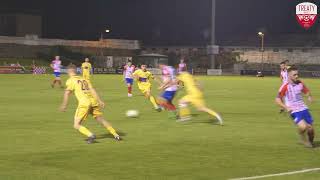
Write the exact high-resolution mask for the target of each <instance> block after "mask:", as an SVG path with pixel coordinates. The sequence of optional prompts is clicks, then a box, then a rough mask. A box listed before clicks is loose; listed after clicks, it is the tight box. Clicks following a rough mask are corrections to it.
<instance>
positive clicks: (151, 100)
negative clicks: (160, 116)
mask: <svg viewBox="0 0 320 180" xmlns="http://www.w3.org/2000/svg"><path fill="white" fill-rule="evenodd" d="M149 100H150V102H151V103H152V105H153V107H154V108H158V104H157V102H156V99H155V98H154V97H153V96H150V98H149Z"/></svg>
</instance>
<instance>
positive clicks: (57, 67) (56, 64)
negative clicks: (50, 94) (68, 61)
mask: <svg viewBox="0 0 320 180" xmlns="http://www.w3.org/2000/svg"><path fill="white" fill-rule="evenodd" d="M61 66H62V62H61V61H60V56H56V57H55V59H54V60H53V61H52V62H51V64H50V67H51V68H52V69H53V75H54V80H53V81H52V83H51V87H52V88H54V86H55V85H56V84H59V86H60V87H61V88H63V86H62V82H61Z"/></svg>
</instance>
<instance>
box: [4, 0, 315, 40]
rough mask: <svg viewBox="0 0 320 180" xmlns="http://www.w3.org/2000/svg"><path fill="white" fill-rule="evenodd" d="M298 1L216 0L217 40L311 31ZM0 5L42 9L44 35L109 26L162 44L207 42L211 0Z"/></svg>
mask: <svg viewBox="0 0 320 180" xmlns="http://www.w3.org/2000/svg"><path fill="white" fill-rule="evenodd" d="M298 2H303V1H301V0H300V1H299V0H217V11H216V14H217V24H216V25H217V29H216V36H217V41H218V43H223V42H228V41H231V40H233V41H236V40H239V41H240V40H243V39H247V38H248V37H254V36H255V33H256V32H257V31H259V30H260V29H263V30H265V31H266V33H268V34H269V35H270V36H273V37H277V36H281V35H283V34H288V33H298V34H308V33H315V31H316V27H314V28H312V29H311V30H308V31H305V30H304V29H302V28H301V27H300V26H299V25H298V24H297V22H296V20H295V6H296V5H297V4H298ZM310 2H315V1H310ZM318 5H319V3H318ZM0 7H1V8H0V10H1V11H3V12H4V11H9V12H36V13H39V14H42V15H43V28H44V37H49V38H65V39H89V40H93V39H97V38H98V37H99V32H100V31H102V30H103V29H105V27H109V28H111V29H112V33H110V34H108V35H106V37H108V38H110V37H111V38H128V39H139V40H143V42H144V43H145V44H166V45H201V44H202V45H204V44H206V43H207V42H208V37H206V36H205V35H204V34H206V33H205V32H206V31H209V28H210V17H211V0H28V1H26V0H25V1H23V0H10V1H9V0H1V2H0ZM317 24H319V22H317Z"/></svg>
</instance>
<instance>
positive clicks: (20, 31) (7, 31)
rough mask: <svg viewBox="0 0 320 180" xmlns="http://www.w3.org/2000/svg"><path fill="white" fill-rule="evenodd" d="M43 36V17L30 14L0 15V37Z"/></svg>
mask: <svg viewBox="0 0 320 180" xmlns="http://www.w3.org/2000/svg"><path fill="white" fill-rule="evenodd" d="M27 34H33V35H38V36H39V37H41V36H42V17H41V16H39V15H29V14H0V36H21V37H22V36H26V35H27Z"/></svg>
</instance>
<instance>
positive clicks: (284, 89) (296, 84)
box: [276, 67, 314, 147]
mask: <svg viewBox="0 0 320 180" xmlns="http://www.w3.org/2000/svg"><path fill="white" fill-rule="evenodd" d="M302 94H305V95H307V97H308V100H309V101H310V102H312V96H311V93H310V91H309V89H308V88H307V87H306V86H305V85H304V84H303V83H302V82H301V81H300V80H299V76H298V69H297V68H295V67H290V68H289V69H288V82H287V83H285V84H283V85H282V86H281V88H280V90H279V94H278V97H277V98H276V103H277V104H278V105H279V106H280V107H281V108H283V109H285V110H286V111H288V112H289V113H290V114H291V117H292V118H293V120H294V123H295V124H296V125H297V127H298V132H299V135H300V136H301V141H302V143H303V144H304V145H305V146H306V147H313V139H314V128H313V118H312V116H311V114H310V112H309V110H308V107H307V106H306V104H305V103H304V101H303V95H302ZM283 99H285V101H284V100H283ZM306 134H307V135H308V139H307V138H306Z"/></svg>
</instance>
